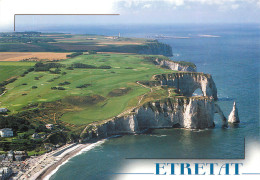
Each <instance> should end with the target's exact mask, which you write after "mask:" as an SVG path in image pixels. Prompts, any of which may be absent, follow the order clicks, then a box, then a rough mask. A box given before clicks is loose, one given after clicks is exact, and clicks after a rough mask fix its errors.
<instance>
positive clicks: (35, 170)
mask: <svg viewBox="0 0 260 180" xmlns="http://www.w3.org/2000/svg"><path fill="white" fill-rule="evenodd" d="M105 140H106V139H93V140H91V141H89V142H86V143H84V144H83V143H82V144H77V143H73V144H66V145H64V146H62V147H60V148H58V149H57V150H55V151H52V152H49V153H45V154H43V155H41V156H38V157H30V158H28V159H27V160H26V162H27V163H28V165H29V168H28V170H27V171H26V172H19V173H18V174H17V175H16V176H13V177H12V178H13V179H19V180H20V179H21V180H26V179H30V180H45V179H46V180H47V179H49V178H50V177H51V176H52V175H53V174H55V173H56V172H57V171H58V169H59V168H60V167H61V166H62V165H64V164H66V163H67V162H68V161H69V160H70V159H71V158H73V157H75V156H77V155H80V154H82V153H83V152H86V151H88V150H91V149H92V148H94V147H96V146H97V145H100V144H102V143H103V142H105ZM57 154H58V155H57Z"/></svg>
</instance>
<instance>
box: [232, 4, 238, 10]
mask: <svg viewBox="0 0 260 180" xmlns="http://www.w3.org/2000/svg"><path fill="white" fill-rule="evenodd" d="M231 8H232V9H237V8H239V5H238V4H232V5H231Z"/></svg>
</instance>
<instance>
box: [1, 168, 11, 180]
mask: <svg viewBox="0 0 260 180" xmlns="http://www.w3.org/2000/svg"><path fill="white" fill-rule="evenodd" d="M12 174H13V171H12V168H10V167H2V168H0V179H3V180H5V179H9V177H10V176H11V175H12Z"/></svg>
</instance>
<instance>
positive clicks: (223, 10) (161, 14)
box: [0, 0, 260, 31]
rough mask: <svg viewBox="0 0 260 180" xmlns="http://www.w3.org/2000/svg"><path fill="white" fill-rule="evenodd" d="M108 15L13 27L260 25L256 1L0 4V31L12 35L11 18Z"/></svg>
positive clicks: (24, 0) (38, 0) (18, 0)
mask: <svg viewBox="0 0 260 180" xmlns="http://www.w3.org/2000/svg"><path fill="white" fill-rule="evenodd" d="M111 13H112V14H120V15H116V16H108V15H106V16H33V15H30V16H21V15H19V16H16V26H17V27H26V26H28V27H29V26H38V27H50V26H73V25H92V24H93V25H95V24H126V23H127V24H180V23H182V24H185V23H187V24H190V23H203V24H205V23H207V24H209V23H210V24H212V23H213V24H214V23H260V18H259V17H260V0H0V31H13V26H14V25H13V24H14V14H111Z"/></svg>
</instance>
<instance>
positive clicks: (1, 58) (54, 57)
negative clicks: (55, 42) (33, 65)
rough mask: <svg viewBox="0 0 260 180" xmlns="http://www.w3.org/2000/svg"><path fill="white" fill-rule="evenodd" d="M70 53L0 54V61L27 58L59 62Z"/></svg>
mask: <svg viewBox="0 0 260 180" xmlns="http://www.w3.org/2000/svg"><path fill="white" fill-rule="evenodd" d="M68 54H71V53H55V52H0V61H21V60H25V59H29V58H38V59H41V60H61V59H66V55H68Z"/></svg>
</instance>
